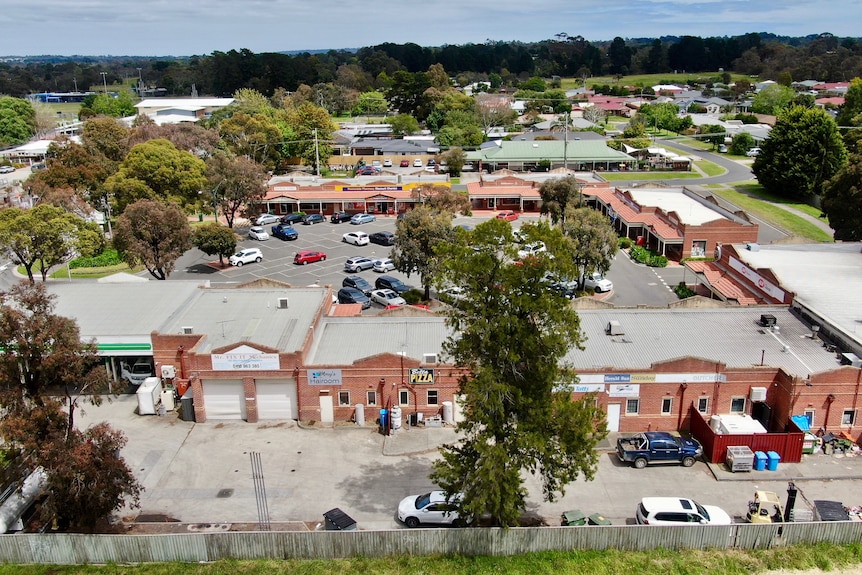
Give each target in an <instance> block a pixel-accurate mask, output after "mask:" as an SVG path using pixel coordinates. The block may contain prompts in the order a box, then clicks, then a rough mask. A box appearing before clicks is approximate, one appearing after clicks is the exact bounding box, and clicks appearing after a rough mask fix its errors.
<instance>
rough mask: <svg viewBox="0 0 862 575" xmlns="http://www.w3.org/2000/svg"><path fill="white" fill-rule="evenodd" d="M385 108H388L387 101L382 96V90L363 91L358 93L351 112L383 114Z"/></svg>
mask: <svg viewBox="0 0 862 575" xmlns="http://www.w3.org/2000/svg"><path fill="white" fill-rule="evenodd" d="M387 110H389V102H388V101H387V100H386V98H385V97H384V96H383V92H363V93H361V94H359V97H358V98H357V100H356V105H355V106H354V107H353V113H354V114H356V115H357V116H368V115H370V114H385V113H386V111H387Z"/></svg>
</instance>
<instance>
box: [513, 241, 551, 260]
mask: <svg viewBox="0 0 862 575" xmlns="http://www.w3.org/2000/svg"><path fill="white" fill-rule="evenodd" d="M546 251H548V250H547V248H546V247H545V242H533V243H532V244H527V245H525V246H524V247H523V248H521V249H519V250H518V257H519V258H522V259H523V258H526V257H528V256H534V255H536V254H540V253H542V252H546Z"/></svg>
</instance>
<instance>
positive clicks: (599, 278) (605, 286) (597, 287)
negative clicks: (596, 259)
mask: <svg viewBox="0 0 862 575" xmlns="http://www.w3.org/2000/svg"><path fill="white" fill-rule="evenodd" d="M587 288H592V290H593V291H594V292H598V293H601V292H609V291H611V290H612V289H614V282H612V281H611V280H609V279H607V278H605V276H603V275H602V274H600V273H599V272H593V273H591V274H590V275H588V276H586V277H585V278H584V289H587Z"/></svg>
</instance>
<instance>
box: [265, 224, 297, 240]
mask: <svg viewBox="0 0 862 575" xmlns="http://www.w3.org/2000/svg"><path fill="white" fill-rule="evenodd" d="M270 232H272V237H274V238H278V239H280V240H296V239H299V232H297V231H296V229H294V227H293V226H291V225H288V224H276V225H274V226H272V228H271V229H270Z"/></svg>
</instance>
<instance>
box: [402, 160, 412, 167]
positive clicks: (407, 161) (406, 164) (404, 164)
mask: <svg viewBox="0 0 862 575" xmlns="http://www.w3.org/2000/svg"><path fill="white" fill-rule="evenodd" d="M399 165H400V166H401V167H402V168H409V167H410V160H401V163H400V164H399Z"/></svg>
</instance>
